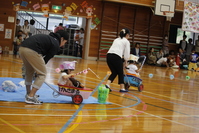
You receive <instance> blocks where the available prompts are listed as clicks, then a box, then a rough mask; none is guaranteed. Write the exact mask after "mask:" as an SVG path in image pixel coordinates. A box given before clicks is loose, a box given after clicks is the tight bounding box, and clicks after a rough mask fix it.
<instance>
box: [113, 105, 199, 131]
mask: <svg viewBox="0 0 199 133" xmlns="http://www.w3.org/2000/svg"><path fill="white" fill-rule="evenodd" d="M112 104H115V105H118V106H121V107H126V106H123V105H120V104H116V103H112ZM126 109H130V110H134V111H138V112H142V113H143V114H147V115H150V116H151V117H156V118H160V119H163V120H166V121H170V122H173V123H175V124H179V125H182V126H186V127H190V128H194V129H197V130H199V127H193V126H190V125H187V124H183V123H180V122H177V121H173V120H169V119H166V118H162V117H161V116H159V115H153V114H150V113H147V112H144V111H141V110H137V109H133V108H130V107H127V108H126ZM135 116H136V117H137V116H139V115H135Z"/></svg>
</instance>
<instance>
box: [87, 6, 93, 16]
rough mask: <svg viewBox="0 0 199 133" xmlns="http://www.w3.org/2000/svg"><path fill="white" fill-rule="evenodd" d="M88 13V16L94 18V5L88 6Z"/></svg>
mask: <svg viewBox="0 0 199 133" xmlns="http://www.w3.org/2000/svg"><path fill="white" fill-rule="evenodd" d="M86 14H87V18H92V17H93V16H92V14H93V6H89V7H87V8H86Z"/></svg>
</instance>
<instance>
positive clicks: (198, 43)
mask: <svg viewBox="0 0 199 133" xmlns="http://www.w3.org/2000/svg"><path fill="white" fill-rule="evenodd" d="M195 51H196V52H195V53H196V54H197V55H199V35H198V40H196V41H195Z"/></svg>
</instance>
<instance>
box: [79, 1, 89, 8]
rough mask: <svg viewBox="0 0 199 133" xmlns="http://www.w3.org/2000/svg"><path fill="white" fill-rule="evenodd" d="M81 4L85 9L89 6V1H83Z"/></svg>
mask: <svg viewBox="0 0 199 133" xmlns="http://www.w3.org/2000/svg"><path fill="white" fill-rule="evenodd" d="M80 5H81V7H82V8H83V9H84V8H87V7H88V3H87V2H86V1H84V2H82V4H80Z"/></svg>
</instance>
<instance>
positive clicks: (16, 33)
mask: <svg viewBox="0 0 199 133" xmlns="http://www.w3.org/2000/svg"><path fill="white" fill-rule="evenodd" d="M19 23H20V19H17V20H16V27H15V37H17V35H18V31H19V30H21V25H20V24H19Z"/></svg>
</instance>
